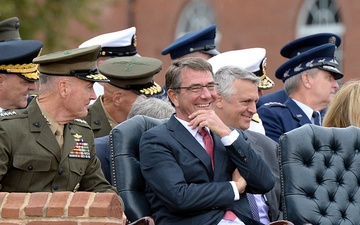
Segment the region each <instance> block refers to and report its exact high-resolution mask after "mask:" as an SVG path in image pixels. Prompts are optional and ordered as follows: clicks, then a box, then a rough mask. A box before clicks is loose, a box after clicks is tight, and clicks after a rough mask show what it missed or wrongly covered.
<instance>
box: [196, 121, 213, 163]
mask: <svg viewBox="0 0 360 225" xmlns="http://www.w3.org/2000/svg"><path fill="white" fill-rule="evenodd" d="M199 134H200V135H201V136H202V139H203V142H204V145H205V150H206V152H207V153H208V154H209V156H210V158H211V165H212V168H213V169H214V143H213V141H212V139H211V136H210V134H209V132H208V131H207V130H206V129H205V128H202V130H201V131H200V132H199Z"/></svg>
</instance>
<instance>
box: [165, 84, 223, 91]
mask: <svg viewBox="0 0 360 225" xmlns="http://www.w3.org/2000/svg"><path fill="white" fill-rule="evenodd" d="M218 85H219V84H218V83H208V84H207V85H200V84H194V85H191V86H188V87H177V88H171V89H173V90H176V89H185V90H188V91H191V92H193V93H200V92H202V90H203V89H204V88H205V87H206V89H208V91H210V92H213V91H216V87H217V86H218Z"/></svg>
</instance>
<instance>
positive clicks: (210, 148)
mask: <svg viewBox="0 0 360 225" xmlns="http://www.w3.org/2000/svg"><path fill="white" fill-rule="evenodd" d="M199 134H200V135H201V136H202V139H203V142H204V145H205V150H206V152H207V153H208V154H209V156H210V158H211V164H212V168H213V169H214V142H213V140H212V138H211V136H210V134H209V132H208V131H207V130H206V129H205V128H203V129H202V130H201V131H199ZM236 218H237V216H236V215H235V214H234V213H233V212H232V211H230V210H228V211H226V213H225V215H224V217H223V219H224V220H232V221H233V220H235V219H236Z"/></svg>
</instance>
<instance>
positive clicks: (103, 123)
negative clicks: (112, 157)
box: [84, 96, 112, 138]
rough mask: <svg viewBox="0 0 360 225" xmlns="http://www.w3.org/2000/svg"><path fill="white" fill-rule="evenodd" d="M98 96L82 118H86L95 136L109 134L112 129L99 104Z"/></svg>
mask: <svg viewBox="0 0 360 225" xmlns="http://www.w3.org/2000/svg"><path fill="white" fill-rule="evenodd" d="M100 98H101V96H99V97H98V98H97V99H96V101H95V102H94V104H92V105H90V107H89V113H88V115H87V116H86V117H85V118H84V120H86V122H87V123H88V124H89V125H90V127H91V129H92V130H93V132H94V136H95V137H96V138H98V137H103V136H105V135H109V133H110V131H111V129H112V128H111V126H110V123H109V120H108V119H107V117H106V114H105V111H104V108H103V107H102V105H101V101H100Z"/></svg>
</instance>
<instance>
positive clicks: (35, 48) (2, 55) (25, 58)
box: [0, 40, 43, 81]
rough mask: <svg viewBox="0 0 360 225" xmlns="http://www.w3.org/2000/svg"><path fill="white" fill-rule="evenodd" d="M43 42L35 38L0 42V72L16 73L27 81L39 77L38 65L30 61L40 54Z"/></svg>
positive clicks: (35, 79)
mask: <svg viewBox="0 0 360 225" xmlns="http://www.w3.org/2000/svg"><path fill="white" fill-rule="evenodd" d="M42 47H43V43H42V42H41V41H37V40H19V41H5V42H0V72H1V73H8V74H16V75H19V76H20V77H21V78H23V79H25V80H28V81H37V80H38V79H39V72H38V65H37V64H34V63H32V61H33V59H34V58H35V57H37V56H38V55H40V52H41V49H42Z"/></svg>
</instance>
